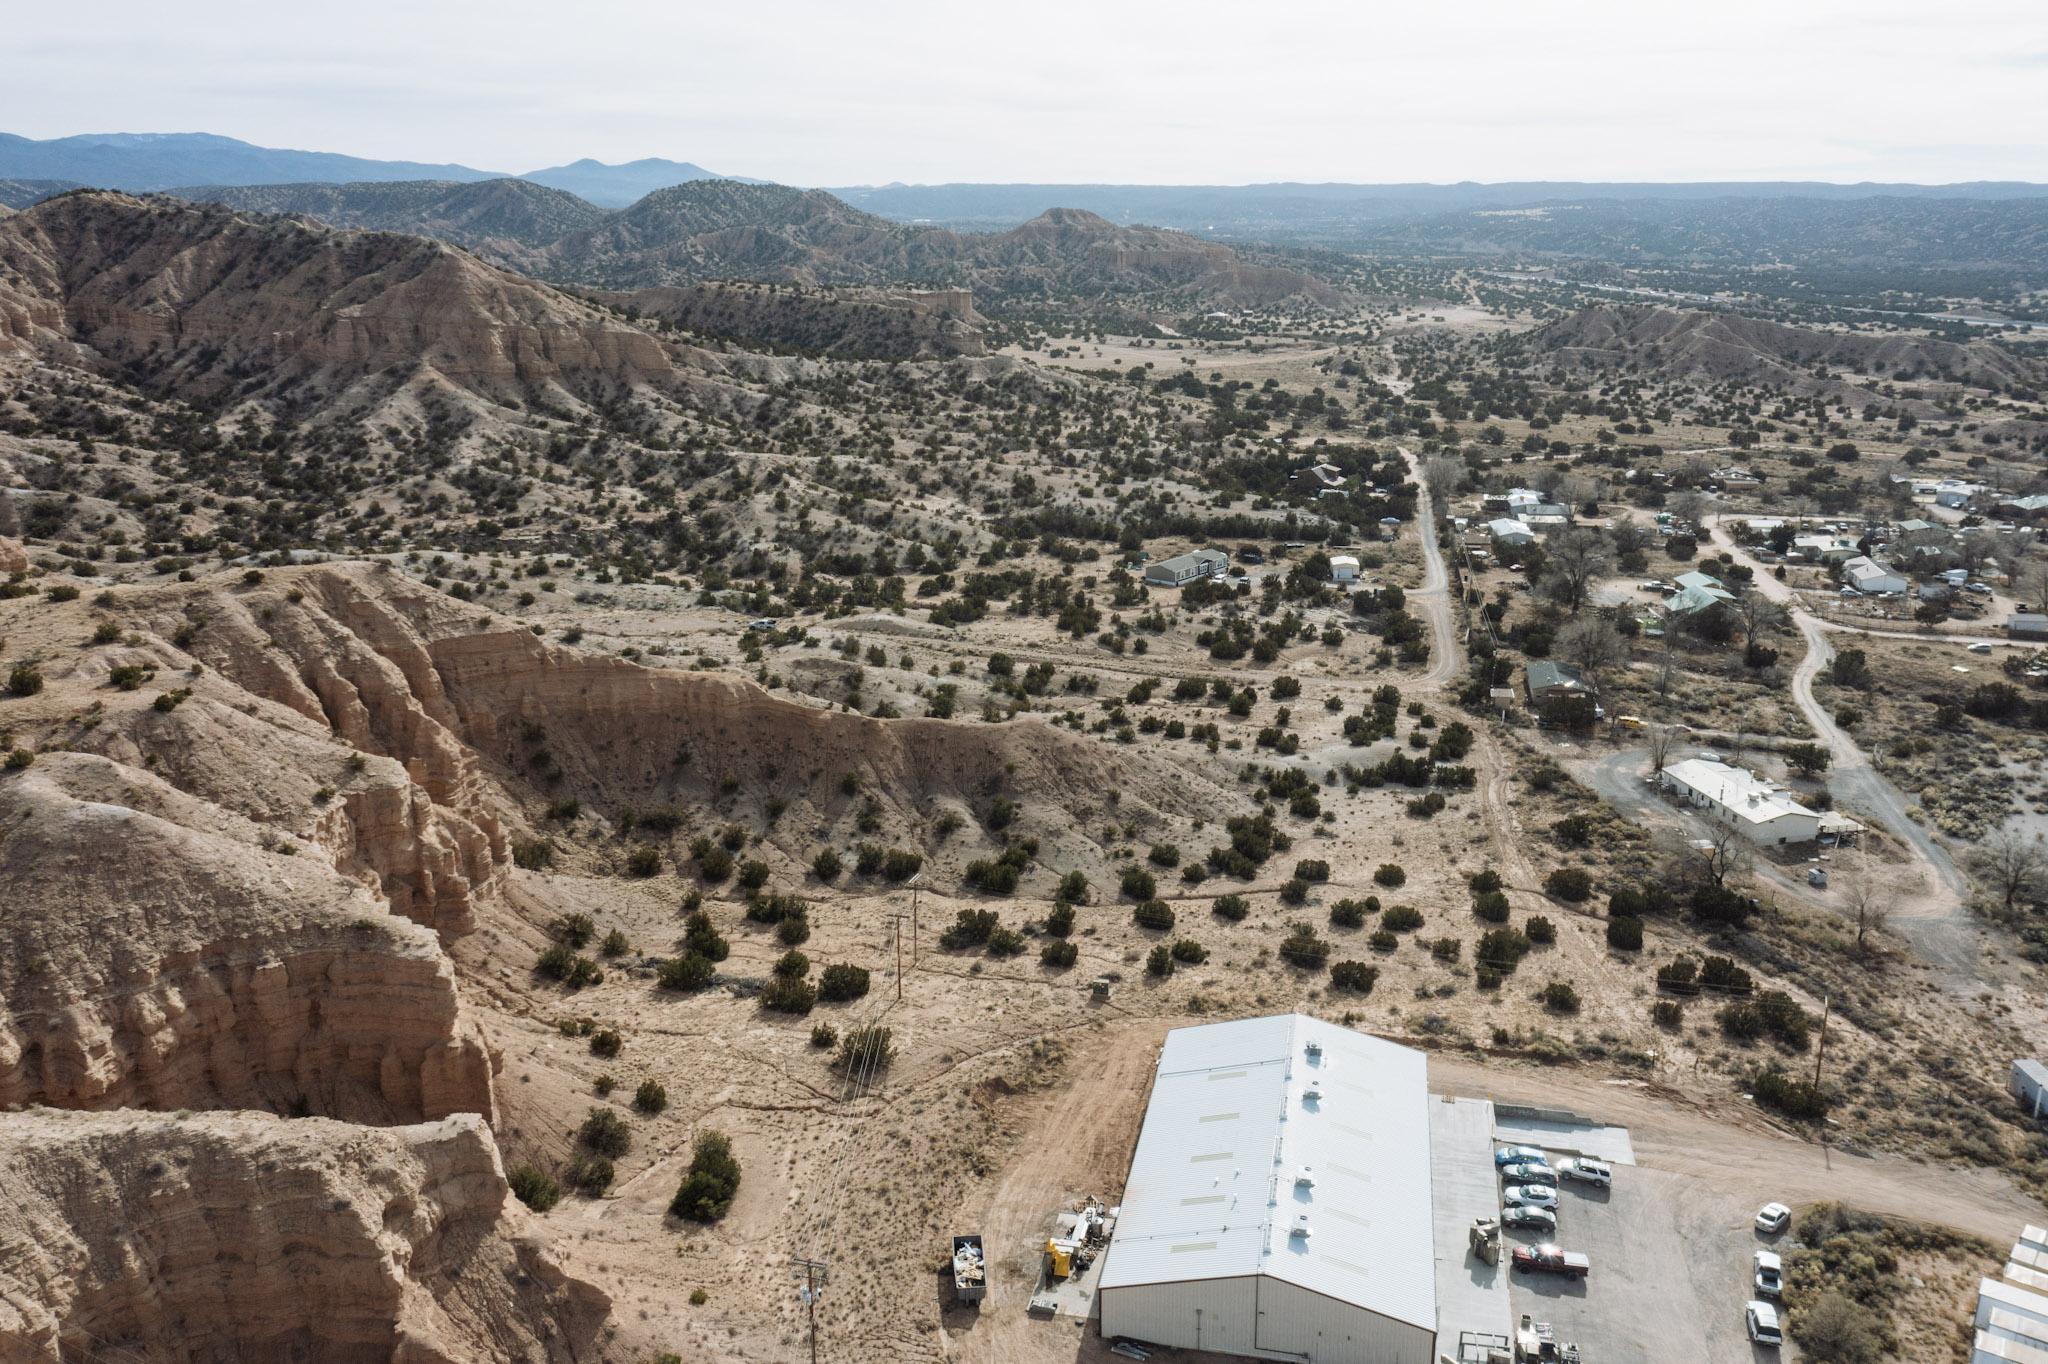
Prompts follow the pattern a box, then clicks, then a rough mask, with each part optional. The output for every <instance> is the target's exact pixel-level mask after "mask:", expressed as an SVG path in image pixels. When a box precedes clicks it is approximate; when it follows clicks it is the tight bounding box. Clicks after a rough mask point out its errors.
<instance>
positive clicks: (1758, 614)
mask: <svg viewBox="0 0 2048 1364" xmlns="http://www.w3.org/2000/svg"><path fill="white" fill-rule="evenodd" d="M1733 605H1734V608H1735V618H1736V619H1737V620H1739V621H1741V622H1742V637H1743V639H1744V640H1746V641H1748V642H1750V643H1760V642H1762V640H1763V639H1764V637H1765V636H1767V635H1772V634H1776V633H1777V632H1778V631H1780V630H1783V629H1784V628H1785V627H1786V626H1788V625H1790V624H1791V623H1792V617H1791V616H1789V615H1788V614H1786V611H1785V608H1784V607H1782V606H1780V605H1778V603H1776V602H1774V601H1772V600H1771V599H1770V598H1769V597H1766V596H1765V595H1764V594H1763V593H1761V592H1759V591H1757V590H1756V589H1755V588H1751V589H1750V590H1749V591H1747V592H1745V593H1743V594H1742V595H1741V596H1739V597H1737V598H1736V599H1735V601H1734V603H1733Z"/></svg>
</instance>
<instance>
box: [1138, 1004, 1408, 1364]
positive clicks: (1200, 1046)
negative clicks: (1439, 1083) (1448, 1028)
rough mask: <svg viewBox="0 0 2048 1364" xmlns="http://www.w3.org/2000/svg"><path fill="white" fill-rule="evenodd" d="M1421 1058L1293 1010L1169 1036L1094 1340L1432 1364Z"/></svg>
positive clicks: (1318, 1360)
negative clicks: (1099, 1331) (1120, 1339)
mask: <svg viewBox="0 0 2048 1364" xmlns="http://www.w3.org/2000/svg"><path fill="white" fill-rule="evenodd" d="M1427 1080H1428V1072H1427V1062H1426V1060H1425V1058H1424V1056H1423V1054H1422V1053H1421V1052H1419V1051H1414V1050H1411V1049H1409V1048H1407V1047H1401V1046H1396V1045H1395V1044H1393V1043H1391V1042H1384V1041H1381V1040H1379V1039H1378V1038H1373V1037H1367V1036H1365V1035H1364V1034H1362V1033H1356V1032H1353V1031H1351V1030H1350V1029H1348V1028H1341V1027H1338V1026H1336V1025H1335V1024H1331V1023H1324V1022H1321V1021H1319V1020H1317V1019H1313V1018H1309V1017H1306V1016H1304V1015H1301V1014H1281V1015H1277V1016H1274V1017H1269V1018H1248V1019H1241V1020H1238V1021H1236V1022H1231V1023H1212V1024H1206V1025H1203V1026H1200V1027H1193V1028H1179V1029H1176V1030H1174V1031H1173V1032H1171V1033H1168V1034H1167V1038H1166V1045H1165V1046H1164V1047H1163V1048H1162V1049H1161V1051H1160V1055H1159V1068H1158V1072H1157V1074H1156V1075H1155V1077H1154V1079H1153V1082H1152V1097H1151V1100H1150V1102H1149V1104H1148V1105H1147V1107H1146V1110H1145V1122H1144V1126H1143V1127H1142V1128H1141V1129H1140V1131H1139V1133H1138V1147H1137V1151H1136V1153H1135V1154H1134V1155H1133V1157H1132V1159H1131V1176H1130V1181H1129V1184H1128V1185H1127V1187H1126V1189H1125V1192H1124V1200H1123V1207H1122V1210H1121V1212H1120V1213H1119V1215H1118V1218H1117V1223H1116V1234H1115V1237H1114V1239H1113V1240H1112V1241H1111V1242H1110V1247H1109V1252H1108V1258H1107V1260H1106V1261H1105V1263H1104V1266H1103V1273H1102V1282H1101V1287H1100V1289H1099V1301H1100V1302H1101V1306H1102V1333H1103V1335H1104V1336H1107V1337H1117V1336H1125V1337H1129V1338H1131V1339H1134V1340H1141V1341H1149V1342H1151V1343H1153V1344H1157V1345H1169V1346H1178V1347H1181V1348H1184V1349H1202V1350H1214V1351H1218V1352H1221V1353H1224V1354H1239V1355H1250V1356H1254V1357H1256V1358H1261V1359H1285V1360H1295V1361H1303V1360H1306V1361H1312V1364H1324V1362H1325V1361H1330V1362H1331V1364H1432V1361H1433V1360H1434V1359H1435V1351H1436V1324H1437V1323H1436V1269H1435V1242H1434V1236H1433V1229H1432V1223H1433V1218H1432V1211H1431V1192H1430V1150H1429V1112H1428V1107H1427V1105H1428V1096H1427V1093H1426V1086H1427Z"/></svg>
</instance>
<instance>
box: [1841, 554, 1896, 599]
mask: <svg viewBox="0 0 2048 1364" xmlns="http://www.w3.org/2000/svg"><path fill="white" fill-rule="evenodd" d="M1842 581H1843V582H1844V583H1846V584H1847V585H1848V586H1850V587H1853V588H1855V589H1856V590H1857V591H1858V592H1861V593H1862V594H1863V595H1864V596H1866V597H1876V596H1882V595H1884V594H1886V593H1891V592H1904V591H1905V590H1906V588H1907V586H1908V583H1907V582H1906V579H1905V578H1904V576H1902V575H1900V574H1897V573H1894V572H1892V571H1891V568H1890V567H1889V566H1888V565H1885V564H1881V563H1879V562H1878V561H1877V560H1875V559H1873V558H1870V557H1869V556H1868V555H1863V554H1859V555H1857V556H1856V557H1855V558H1853V559H1848V560H1844V561H1843V563H1842Z"/></svg>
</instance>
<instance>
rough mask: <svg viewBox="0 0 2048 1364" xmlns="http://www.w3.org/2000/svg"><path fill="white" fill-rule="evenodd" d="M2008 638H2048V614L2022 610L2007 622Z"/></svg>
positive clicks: (2006, 634)
mask: <svg viewBox="0 0 2048 1364" xmlns="http://www.w3.org/2000/svg"><path fill="white" fill-rule="evenodd" d="M2005 637H2006V638H2007V639H2048V616H2044V615H2042V614H2040V613H2039V612H2037V611H2021V612H2019V613H2018V614H2016V615H2014V616H2013V617H2012V618H2011V619H2009V620H2007V621H2006V623H2005Z"/></svg>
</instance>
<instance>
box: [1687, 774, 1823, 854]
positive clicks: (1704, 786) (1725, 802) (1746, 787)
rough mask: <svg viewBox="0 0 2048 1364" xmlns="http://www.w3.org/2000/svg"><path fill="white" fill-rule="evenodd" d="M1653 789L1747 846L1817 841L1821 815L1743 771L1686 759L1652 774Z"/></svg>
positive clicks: (1770, 784) (1759, 778) (1768, 783)
mask: <svg viewBox="0 0 2048 1364" xmlns="http://www.w3.org/2000/svg"><path fill="white" fill-rule="evenodd" d="M1657 777H1658V782H1659V784H1660V785H1661V786H1662V787H1663V789H1665V790H1666V791H1670V792H1672V793H1674V794H1676V795H1677V796H1678V797H1679V799H1681V800H1683V801H1684V802H1685V803H1686V804H1687V805H1690V806H1692V807H1693V808H1694V809H1696V810H1698V811H1700V812H1701V813H1702V814H1703V815H1705V816H1706V818H1707V819H1709V820H1711V821H1712V822H1714V823H1716V824H1719V825H1722V826H1723V827H1726V828H1731V829H1734V830H1736V831H1737V832H1738V833H1740V834H1742V835H1743V837H1745V838H1747V839H1748V840H1749V841H1750V842H1752V843H1757V844H1783V843H1810V842H1812V841H1813V840H1814V839H1816V838H1819V837H1820V833H1821V814H1820V812H1819V811H1818V810H1809V809H1807V808H1806V807H1805V806H1804V805H1801V804H1800V803H1799V802H1798V801H1796V800H1794V799H1792V797H1791V796H1790V795H1788V794H1787V793H1786V792H1784V791H1783V790H1781V789H1780V788H1778V787H1777V786H1775V785H1773V784H1772V783H1770V782H1768V781H1765V780H1764V779H1763V778H1761V777H1759V776H1757V775H1756V773H1754V772H1750V771H1748V770H1746V769H1744V768H1740V767H1731V766H1729V765H1728V764H1727V763H1722V762H1713V761H1711V760H1709V759H1706V758H1687V759H1686V760H1685V761H1683V762H1677V763H1673V764H1671V766H1669V767H1667V768H1665V769H1664V770H1663V771H1661V772H1659V773H1658V774H1657Z"/></svg>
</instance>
